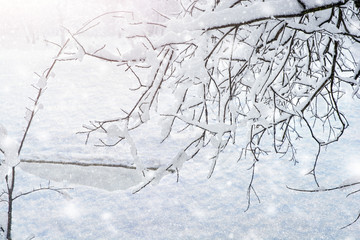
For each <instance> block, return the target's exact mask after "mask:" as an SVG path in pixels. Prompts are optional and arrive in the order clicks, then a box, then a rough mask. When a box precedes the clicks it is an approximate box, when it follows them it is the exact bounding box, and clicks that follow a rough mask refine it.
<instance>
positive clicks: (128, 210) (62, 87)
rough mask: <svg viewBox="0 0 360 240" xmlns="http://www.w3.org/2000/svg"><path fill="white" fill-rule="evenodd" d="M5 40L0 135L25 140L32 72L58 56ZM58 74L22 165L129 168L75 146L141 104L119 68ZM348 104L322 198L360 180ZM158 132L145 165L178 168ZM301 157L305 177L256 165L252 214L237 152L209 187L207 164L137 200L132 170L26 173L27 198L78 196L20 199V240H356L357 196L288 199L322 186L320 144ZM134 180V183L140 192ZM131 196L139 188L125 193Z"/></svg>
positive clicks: (327, 158) (353, 112)
mask: <svg viewBox="0 0 360 240" xmlns="http://www.w3.org/2000/svg"><path fill="white" fill-rule="evenodd" d="M6 37H7V38H6V39H5V40H3V41H2V43H3V44H2V45H1V46H0V69H1V70H0V123H1V124H3V125H4V126H6V127H7V128H8V130H9V134H10V135H12V136H14V137H15V138H17V139H19V137H20V136H21V134H22V131H23V128H24V127H25V124H26V121H25V119H24V115H25V108H26V106H29V105H30V103H31V101H30V100H29V99H28V97H34V95H35V91H34V89H32V87H31V86H30V85H31V84H33V83H36V81H37V77H36V75H35V74H34V72H38V73H41V71H43V70H44V69H45V68H46V67H48V66H49V63H50V62H51V59H52V57H53V56H54V55H55V54H56V49H55V48H54V47H52V46H50V45H46V44H44V43H43V42H41V41H38V42H36V44H30V43H26V41H25V40H26V39H25V38H21V39H19V38H18V37H16V36H13V35H9V34H8V35H6ZM15 40H16V41H17V43H16V44H14V41H15ZM5 43H6V44H5ZM55 73H56V75H55V77H54V78H52V79H51V81H49V83H48V90H47V92H46V93H45V95H44V97H43V98H42V101H41V102H42V104H43V105H44V109H43V110H42V111H40V112H39V114H38V115H37V116H36V122H35V123H34V125H33V126H32V128H31V131H30V135H29V138H28V141H27V142H26V145H25V147H24V151H23V155H22V158H25V159H39V160H49V161H81V162H106V163H131V160H130V159H131V158H130V155H129V154H128V153H127V152H128V151H126V150H127V149H122V148H121V147H118V148H114V149H109V148H95V147H92V146H91V145H87V146H86V145H84V136H79V135H76V134H75V133H76V132H78V131H81V130H82V128H81V126H82V124H84V123H87V121H88V120H94V119H99V120H101V119H105V118H107V117H113V116H116V115H117V113H118V112H119V109H118V103H121V104H122V105H126V104H127V102H129V104H130V103H131V101H130V100H131V99H132V97H133V96H131V95H127V94H126V95H124V94H120V92H121V91H120V90H119V89H122V88H124V87H126V86H129V84H131V83H129V79H128V78H127V76H126V75H124V74H122V71H121V69H117V68H114V67H113V66H112V65H107V64H104V63H101V62H99V61H95V60H92V59H86V58H85V59H84V60H83V61H82V62H74V63H71V64H68V63H64V64H63V63H61V64H60V65H58V66H57V67H56V69H55ZM341 104H342V106H343V110H344V112H346V114H347V116H348V118H349V122H350V127H349V129H348V130H347V131H346V133H345V134H344V136H343V138H342V139H341V141H340V142H338V143H335V144H333V145H331V147H330V148H329V149H327V151H326V152H323V153H322V154H321V159H320V162H319V166H318V178H319V182H320V184H321V185H322V186H324V187H332V186H338V185H340V184H343V183H344V182H346V181H349V180H351V179H359V176H360V170H359V169H360V164H359V163H358V162H359V160H358V156H359V154H360V149H359V147H358V146H359V144H360V138H359V135H360V130H359V129H360V123H359V119H360V115H359V112H360V105H359V101H356V100H353V99H351V98H347V99H345V100H344V101H343V102H342V103H341ZM156 127H157V126H156V125H154V126H150V127H149V129H148V132H142V133H141V134H140V133H139V134H138V135H137V137H136V141H138V142H139V143H142V144H143V145H144V146H146V150H144V152H141V153H140V156H146V158H147V160H148V163H151V164H158V162H157V161H158V159H160V158H161V159H166V158H167V157H171V156H172V154H173V152H174V150H175V149H176V141H173V142H170V143H169V147H168V148H166V149H165V150H164V149H162V150H161V151H160V150H158V148H157V146H158V142H157V141H158V138H157V137H156V136H157V135H156V134H157V133H156V132H155V129H156ZM298 151H299V153H298V154H299V161H300V162H299V164H298V165H296V166H293V163H291V162H289V161H288V160H286V159H279V158H278V156H274V155H270V156H268V157H267V158H266V159H264V160H263V161H261V162H260V163H259V164H258V168H257V174H256V178H255V182H254V186H255V188H256V190H257V193H258V194H259V197H260V200H261V203H260V204H259V203H258V202H257V201H256V199H255V198H254V196H252V205H251V207H250V209H249V210H248V211H247V212H244V210H245V209H246V207H247V198H246V189H247V186H248V183H249V180H250V171H248V170H247V168H248V167H249V163H248V162H236V159H237V156H238V154H239V153H238V152H235V151H229V152H226V153H225V154H224V155H222V157H221V158H220V160H219V164H218V166H217V168H216V169H215V172H214V175H213V177H212V178H211V179H207V178H206V177H207V174H208V171H209V167H210V164H209V162H207V161H205V160H204V159H205V158H203V157H202V156H199V157H197V158H196V159H194V160H193V161H190V162H187V163H186V164H185V165H184V167H183V169H182V171H181V172H180V179H179V182H176V175H175V174H173V175H168V176H166V177H164V178H163V179H162V180H161V181H160V183H159V184H157V185H151V186H148V187H147V188H145V189H143V190H142V191H140V192H139V193H137V194H132V190H133V188H132V187H131V185H133V184H137V183H138V181H139V179H140V178H139V176H136V173H135V171H132V170H126V171H127V172H126V171H123V172H121V173H120V172H119V171H118V170H108V169H104V168H102V169H100V170H99V169H94V168H89V167H88V168H87V167H83V168H81V167H79V168H77V169H76V168H73V169H70V167H69V168H64V169H61V170H59V169H55V168H54V167H50V166H47V165H43V166H42V167H41V168H40V169H38V170H36V169H35V170H34V167H33V166H25V165H23V166H22V168H23V170H22V168H18V171H17V183H16V186H17V189H16V191H17V192H21V191H26V190H27V189H32V188H34V187H37V186H39V185H40V184H47V178H50V177H49V176H51V177H52V178H51V179H52V180H55V181H51V184H52V185H54V186H56V187H72V188H73V189H72V190H68V191H67V192H68V196H61V195H59V194H57V193H54V192H38V193H34V194H31V195H28V196H25V197H22V198H19V199H17V200H16V202H15V205H14V226H13V235H14V239H26V238H27V237H29V236H34V237H35V238H34V239H44V240H45V239H357V238H358V233H359V231H360V224H359V223H358V224H354V225H353V226H351V227H349V228H346V229H343V230H340V228H341V227H342V226H344V225H346V224H348V223H349V222H351V221H352V220H354V218H355V217H356V216H357V214H358V212H359V210H360V205H359V196H358V195H353V196H350V197H348V198H346V194H347V193H348V192H347V191H346V192H343V191H334V192H326V193H298V192H294V191H290V190H288V189H287V188H286V185H288V186H291V187H298V188H314V187H315V184H314V182H313V180H312V178H311V177H310V176H305V173H306V172H307V171H309V170H310V169H311V164H312V162H313V160H314V157H315V146H314V143H313V142H311V141H308V140H306V139H305V140H304V141H302V142H299V143H298ZM20 167H21V166H20ZM54 170H55V172H50V171H54ZM31 173H35V174H36V175H34V174H31ZM61 173H63V176H65V175H66V176H67V178H66V179H65V180H64V181H60V180H58V179H60V178H61V176H60V177H58V176H56V174H59V175H60V174H61ZM39 176H41V177H43V178H40V177H39ZM128 177H134V178H133V179H130V180H131V181H132V182H133V184H132V183H129V179H127V178H128ZM74 179H75V180H74ZM56 180H57V181H56ZM84 182H87V183H89V184H86V183H84ZM90 182H95V184H90ZM81 183H83V184H84V185H81ZM97 183H98V184H97ZM109 184H110V185H111V186H109ZM89 185H90V186H89ZM104 186H107V187H108V188H106V189H102V188H104ZM125 186H126V187H129V188H128V189H125V190H116V189H121V188H124V187H125ZM114 190H115V191H114Z"/></svg>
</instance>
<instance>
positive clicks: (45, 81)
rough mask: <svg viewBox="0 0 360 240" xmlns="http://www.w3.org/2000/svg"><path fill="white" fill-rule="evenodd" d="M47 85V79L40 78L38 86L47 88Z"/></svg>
mask: <svg viewBox="0 0 360 240" xmlns="http://www.w3.org/2000/svg"><path fill="white" fill-rule="evenodd" d="M46 85H47V79H46V77H45V76H41V78H39V80H38V82H37V84H36V86H37V87H39V88H45V87H46Z"/></svg>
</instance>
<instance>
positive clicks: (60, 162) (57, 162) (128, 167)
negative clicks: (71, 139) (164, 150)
mask: <svg viewBox="0 0 360 240" xmlns="http://www.w3.org/2000/svg"><path fill="white" fill-rule="evenodd" d="M20 162H24V163H35V164H42V163H47V164H57V165H74V166H81V167H114V168H126V169H131V170H136V167H135V166H130V165H125V164H110V163H86V162H62V161H47V160H32V159H21V160H20ZM159 168H160V167H147V168H145V170H151V171H156V170H158V169H159ZM167 171H168V172H170V173H175V170H173V169H167Z"/></svg>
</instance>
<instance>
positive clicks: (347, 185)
mask: <svg viewBox="0 0 360 240" xmlns="http://www.w3.org/2000/svg"><path fill="white" fill-rule="evenodd" d="M359 184H360V182H354V183H349V184H344V185H340V186H337V187H332V188H318V189H300V188H292V187H289V186H286V187H287V188H288V189H290V190H293V191H297V192H307V193H315V192H330V191H334V190H339V189H345V188H350V187H353V186H356V185H359ZM359 191H360V190H356V191H353V192H351V193H349V194H348V195H347V196H346V197H348V196H350V195H352V194H354V193H357V192H359ZM359 218H360V213H359V214H358V216H357V217H356V218H355V220H354V221H352V222H351V223H349V224H347V225H345V226H343V227H341V228H340V229H344V228H347V227H350V226H351V225H353V224H354V223H356V222H357V221H358V220H359Z"/></svg>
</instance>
